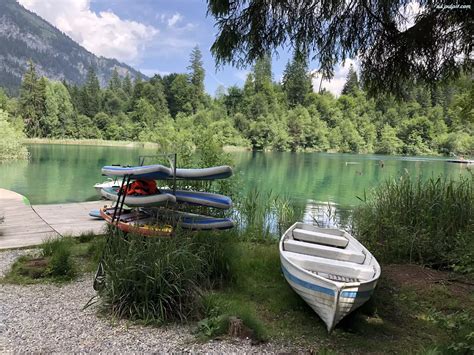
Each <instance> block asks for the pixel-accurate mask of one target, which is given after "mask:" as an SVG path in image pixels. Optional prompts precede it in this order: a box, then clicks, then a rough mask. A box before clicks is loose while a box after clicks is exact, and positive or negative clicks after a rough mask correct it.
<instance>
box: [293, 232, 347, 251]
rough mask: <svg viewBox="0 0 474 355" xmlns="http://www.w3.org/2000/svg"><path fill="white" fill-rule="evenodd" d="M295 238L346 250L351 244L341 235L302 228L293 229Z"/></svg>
mask: <svg viewBox="0 0 474 355" xmlns="http://www.w3.org/2000/svg"><path fill="white" fill-rule="evenodd" d="M293 238H294V239H295V240H301V241H303V242H308V243H316V244H324V245H330V246H333V247H341V248H345V247H346V246H347V244H348V243H349V240H348V239H347V238H344V237H342V236H339V235H333V234H327V233H321V232H316V231H310V230H305V229H301V228H295V229H293Z"/></svg>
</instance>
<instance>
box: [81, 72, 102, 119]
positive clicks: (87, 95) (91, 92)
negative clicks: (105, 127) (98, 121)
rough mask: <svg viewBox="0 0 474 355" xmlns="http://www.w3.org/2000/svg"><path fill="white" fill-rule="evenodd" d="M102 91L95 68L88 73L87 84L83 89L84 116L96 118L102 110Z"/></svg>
mask: <svg viewBox="0 0 474 355" xmlns="http://www.w3.org/2000/svg"><path fill="white" fill-rule="evenodd" d="M100 94H101V91H100V83H99V79H98V78H97V74H96V72H95V70H94V68H93V67H90V68H89V70H88V72H87V77H86V83H85V85H84V87H83V88H82V104H83V106H84V110H83V112H84V114H85V115H86V116H88V117H94V116H95V115H96V114H97V113H98V112H99V111H100V110H101V107H100V106H101V105H100V103H101V97H100V96H101V95H100Z"/></svg>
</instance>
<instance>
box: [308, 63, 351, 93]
mask: <svg viewBox="0 0 474 355" xmlns="http://www.w3.org/2000/svg"><path fill="white" fill-rule="evenodd" d="M351 64H352V65H353V67H354V69H355V70H356V71H357V72H359V67H360V65H359V62H358V61H357V60H352V59H348V60H346V61H345V63H344V64H338V65H337V66H336V68H335V70H334V77H333V78H332V79H331V80H323V81H322V82H321V75H320V74H319V73H318V72H317V70H313V71H312V72H311V74H312V76H313V78H312V82H313V90H314V91H315V92H318V91H319V87H320V86H321V88H323V89H326V90H328V91H329V92H331V93H332V94H334V95H335V96H339V95H341V91H342V89H343V87H344V84H345V83H346V80H347V74H348V73H349V67H350V66H351Z"/></svg>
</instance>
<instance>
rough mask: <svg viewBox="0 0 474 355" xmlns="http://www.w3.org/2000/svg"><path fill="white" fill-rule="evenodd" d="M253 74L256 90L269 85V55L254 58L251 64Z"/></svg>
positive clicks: (270, 67) (270, 73)
mask: <svg viewBox="0 0 474 355" xmlns="http://www.w3.org/2000/svg"><path fill="white" fill-rule="evenodd" d="M253 76H254V79H255V91H256V92H260V91H262V90H264V89H265V88H268V86H269V85H271V82H272V59H271V57H270V56H269V55H265V56H263V57H261V58H259V59H257V60H256V62H255V64H254V66H253Z"/></svg>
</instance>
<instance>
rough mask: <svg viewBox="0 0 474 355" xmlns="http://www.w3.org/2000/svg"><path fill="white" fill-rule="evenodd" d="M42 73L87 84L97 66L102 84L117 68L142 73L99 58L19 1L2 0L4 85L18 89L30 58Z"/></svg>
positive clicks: (0, 81)
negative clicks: (89, 74)
mask: <svg viewBox="0 0 474 355" xmlns="http://www.w3.org/2000/svg"><path fill="white" fill-rule="evenodd" d="M30 59H31V60H32V61H33V62H34V63H35V64H36V68H37V70H38V72H39V74H41V75H43V76H45V77H47V78H49V79H53V80H66V81H67V82H69V83H74V84H83V83H84V82H85V80H86V75H87V70H88V69H89V67H93V68H94V70H95V72H96V73H97V76H98V78H99V81H100V83H101V84H102V85H104V84H105V83H107V82H108V81H109V80H110V78H111V76H112V72H113V70H114V68H116V69H117V72H118V73H119V75H120V76H121V77H125V75H126V74H127V73H129V74H130V76H131V77H132V78H133V77H135V76H137V75H138V74H139V72H138V71H136V70H135V69H133V68H131V67H130V66H128V65H126V64H123V63H120V62H118V61H117V60H115V59H108V58H104V57H97V56H95V55H94V54H92V53H90V52H88V51H87V50H86V49H85V48H83V47H81V46H80V45H79V44H77V43H76V42H74V41H73V40H72V39H71V38H69V37H68V36H66V35H65V34H64V33H62V32H61V31H59V30H58V29H57V28H55V27H54V26H52V25H51V24H49V23H48V22H46V21H45V20H43V19H42V18H41V17H39V16H37V15H36V14H34V13H32V12H30V11H28V10H26V9H25V8H24V7H22V6H21V5H20V4H18V3H17V2H16V0H1V1H0V86H2V87H4V88H6V89H7V90H8V91H9V92H10V93H12V94H15V93H17V91H18V88H19V87H20V83H21V77H22V76H23V74H24V72H25V70H26V68H27V62H28V60H30Z"/></svg>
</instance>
